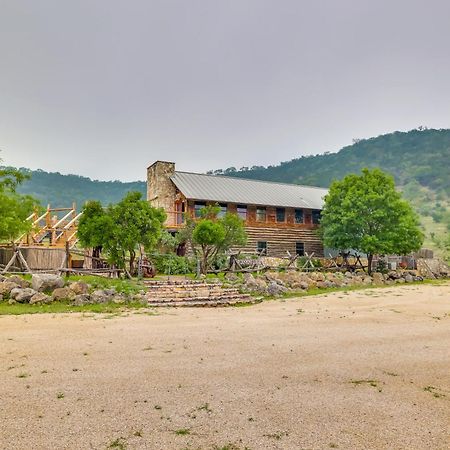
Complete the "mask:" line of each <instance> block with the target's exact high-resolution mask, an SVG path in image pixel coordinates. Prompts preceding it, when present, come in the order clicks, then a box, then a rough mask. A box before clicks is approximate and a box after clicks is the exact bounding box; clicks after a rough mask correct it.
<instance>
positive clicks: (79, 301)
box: [72, 294, 92, 306]
mask: <svg viewBox="0 0 450 450" xmlns="http://www.w3.org/2000/svg"><path fill="white" fill-rule="evenodd" d="M90 303H92V301H91V298H90V296H89V295H88V294H78V295H76V296H75V298H74V299H73V300H72V305H75V306H83V305H89V304H90Z"/></svg>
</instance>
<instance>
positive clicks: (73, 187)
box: [19, 169, 147, 209]
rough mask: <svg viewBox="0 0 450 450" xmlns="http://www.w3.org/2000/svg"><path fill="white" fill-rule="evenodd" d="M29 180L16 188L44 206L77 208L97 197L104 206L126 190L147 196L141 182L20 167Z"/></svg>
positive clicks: (117, 199) (115, 200)
mask: <svg viewBox="0 0 450 450" xmlns="http://www.w3.org/2000/svg"><path fill="white" fill-rule="evenodd" d="M20 170H21V171H22V172H24V173H27V174H28V175H30V177H31V178H30V179H29V180H27V181H25V182H24V183H23V185H21V186H20V187H19V191H20V192H21V193H23V194H29V195H32V196H33V197H35V198H37V199H38V200H39V201H40V202H41V204H42V205H43V206H47V204H48V203H50V204H51V205H52V207H56V208H59V207H68V206H72V203H73V202H75V203H76V204H77V209H80V208H81V206H82V205H83V204H84V203H85V202H86V201H87V200H99V201H101V202H102V204H103V205H108V204H110V203H117V202H118V201H119V200H120V199H121V198H122V197H123V196H124V195H125V194H126V193H127V192H129V191H139V192H142V194H144V196H145V195H146V191H147V189H146V185H145V183H144V182H143V181H135V182H131V183H123V182H121V181H98V180H91V179H90V178H87V177H81V176H79V175H62V174H60V173H59V172H45V171H43V170H29V169H20Z"/></svg>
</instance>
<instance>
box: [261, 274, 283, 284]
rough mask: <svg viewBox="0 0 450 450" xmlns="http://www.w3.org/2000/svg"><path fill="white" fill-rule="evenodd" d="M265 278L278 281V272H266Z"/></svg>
mask: <svg viewBox="0 0 450 450" xmlns="http://www.w3.org/2000/svg"><path fill="white" fill-rule="evenodd" d="M265 277H266V280H267V281H269V282H272V281H273V282H275V283H280V281H281V280H280V274H279V273H278V272H266V274H265Z"/></svg>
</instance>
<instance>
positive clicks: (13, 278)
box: [7, 275, 31, 288]
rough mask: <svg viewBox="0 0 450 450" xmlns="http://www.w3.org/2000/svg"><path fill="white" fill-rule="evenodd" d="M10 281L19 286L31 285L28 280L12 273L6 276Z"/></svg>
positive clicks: (27, 286) (26, 286)
mask: <svg viewBox="0 0 450 450" xmlns="http://www.w3.org/2000/svg"><path fill="white" fill-rule="evenodd" d="M7 280H8V281H9V282H10V283H16V284H17V285H19V286H20V287H21V288H29V287H31V283H30V282H29V281H28V280H25V279H23V278H22V277H20V276H19V275H12V276H10V277H8V278H7Z"/></svg>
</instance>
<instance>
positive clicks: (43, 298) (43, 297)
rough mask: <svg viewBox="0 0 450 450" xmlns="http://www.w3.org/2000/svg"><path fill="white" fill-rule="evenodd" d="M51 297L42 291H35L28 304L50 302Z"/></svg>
mask: <svg viewBox="0 0 450 450" xmlns="http://www.w3.org/2000/svg"><path fill="white" fill-rule="evenodd" d="M51 301H52V297H50V296H49V295H47V294H44V293H43V292H36V294H34V295H33V297H31V298H30V305H34V304H35V303H51Z"/></svg>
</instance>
